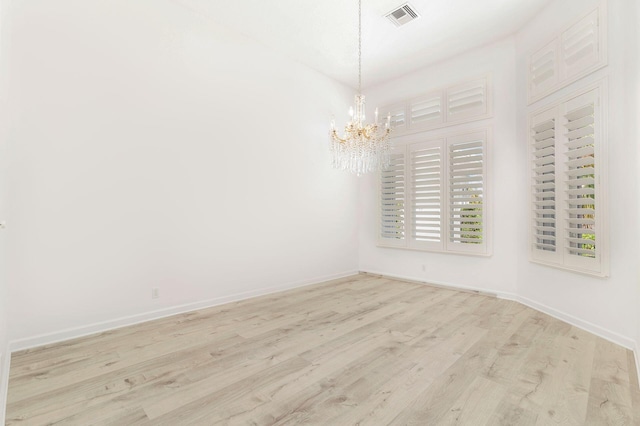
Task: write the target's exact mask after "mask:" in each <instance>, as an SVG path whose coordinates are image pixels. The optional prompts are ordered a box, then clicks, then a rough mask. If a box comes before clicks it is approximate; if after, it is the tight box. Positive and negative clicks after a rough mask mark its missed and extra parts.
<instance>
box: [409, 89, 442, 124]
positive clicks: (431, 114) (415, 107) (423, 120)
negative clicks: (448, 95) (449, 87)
mask: <svg viewBox="0 0 640 426" xmlns="http://www.w3.org/2000/svg"><path fill="white" fill-rule="evenodd" d="M409 114H410V115H409V120H410V127H411V128H412V129H419V128H423V127H424V128H427V127H432V126H434V125H438V124H441V123H442V120H443V114H442V95H440V94H435V95H431V96H425V97H422V98H419V99H414V100H413V101H411V102H410V104H409Z"/></svg>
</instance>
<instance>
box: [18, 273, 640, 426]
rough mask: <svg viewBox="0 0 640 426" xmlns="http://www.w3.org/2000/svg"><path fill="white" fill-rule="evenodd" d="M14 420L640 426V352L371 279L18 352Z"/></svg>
mask: <svg viewBox="0 0 640 426" xmlns="http://www.w3.org/2000/svg"><path fill="white" fill-rule="evenodd" d="M9 380H10V381H9V395H8V405H7V424H8V425H18V424H19V425H45V424H46V425H48V424H69V425H89V424H92V425H93V424H95V425H151V424H152V425H172V426H175V425H214V424H216V425H217V424H220V425H294V424H307V425H387V424H393V425H473V426H478V425H509V426H511V425H552V424H553V425H616V426H618V425H639V424H640V406H639V404H640V391H639V390H638V381H637V376H636V371H635V363H634V359H633V354H632V353H631V352H630V351H628V350H626V349H624V348H622V347H620V346H617V345H614V344H612V343H610V342H608V341H605V340H603V339H601V338H598V337H596V336H594V335H592V334H589V333H587V332H585V331H582V330H580V329H577V328H575V327H572V326H570V325H568V324H566V323H563V322H561V321H558V320H556V319H554V318H551V317H549V316H547V315H545V314H542V313H540V312H537V311H535V310H532V309H529V308H527V307H525V306H523V305H520V304H518V303H515V302H510V301H505V300H499V299H496V298H493V297H489V296H483V295H478V294H473V293H468V292H458V291H453V290H449V289H442V288H437V287H430V286H426V285H421V284H415V283H408V282H401V281H395V280H390V279H386V278H380V277H372V276H368V275H358V276H354V277H349V278H345V279H341V280H335V281H332V282H328V283H323V284H318V285H315V286H310V287H305V288H301V289H296V290H292V291H288V292H284V293H278V294H275V295H268V296H264V297H260V298H255V299H250V300H245V301H241V302H237V303H230V304H227V305H222V306H217V307H213V308H209V309H204V310H200V311H195V312H190V313H187V314H182V315H176V316H173V317H169V318H165V319H161V320H157V321H151V322H147V323H144V324H140V325H136V326H131V327H126V328H122V329H118V330H114V331H109V332H106V333H101V334H98V335H94V336H89V337H85V338H81V339H76V340H71V341H67V342H63V343H59V344H55V345H49V346H45V347H41V348H36V349H31V350H26V351H23V352H19V353H15V354H13V356H12V361H11V371H10V379H9Z"/></svg>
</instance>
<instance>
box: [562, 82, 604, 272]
mask: <svg viewBox="0 0 640 426" xmlns="http://www.w3.org/2000/svg"><path fill="white" fill-rule="evenodd" d="M597 104H598V93H597V91H595V90H594V91H591V92H588V93H585V94H584V95H581V96H578V97H576V98H574V99H572V100H570V101H569V102H567V103H566V104H565V105H564V108H563V121H564V133H565V140H564V145H565V147H564V150H565V153H564V163H565V173H566V181H565V187H564V192H565V194H564V199H565V207H566V229H565V232H564V238H565V257H567V259H566V260H565V261H566V262H567V263H568V264H570V265H575V266H580V267H583V268H588V269H590V270H594V271H597V270H599V262H600V259H599V258H600V255H599V254H600V250H599V245H600V229H599V227H598V226H597V225H598V224H599V223H600V221H599V220H598V219H599V217H598V216H599V214H600V211H599V210H600V200H599V197H598V196H597V194H598V191H597V189H599V188H597V186H598V181H599V170H598V168H599V167H598V166H599V162H600V159H599V158H598V157H597V150H596V135H597V132H596V126H597V125H598V123H596V117H598V114H596V109H597Z"/></svg>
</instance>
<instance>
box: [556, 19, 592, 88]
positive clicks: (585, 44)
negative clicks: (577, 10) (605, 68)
mask: <svg viewBox="0 0 640 426" xmlns="http://www.w3.org/2000/svg"><path fill="white" fill-rule="evenodd" d="M561 53H562V77H563V78H571V77H573V76H575V75H578V74H581V73H582V72H583V71H585V70H588V69H589V68H591V67H592V66H593V65H597V64H598V61H599V59H600V43H599V25H598V10H594V11H593V12H591V13H590V14H589V15H588V16H587V17H585V18H584V19H582V20H580V21H579V22H577V23H576V24H574V25H572V26H571V27H570V28H569V29H568V30H567V31H565V32H564V33H562V50H561Z"/></svg>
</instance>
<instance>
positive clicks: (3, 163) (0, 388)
mask: <svg viewBox="0 0 640 426" xmlns="http://www.w3.org/2000/svg"><path fill="white" fill-rule="evenodd" d="M4 7H5V2H4V1H0V46H2V44H4V43H5V36H4V35H5V34H4V29H5V25H4V19H5V13H4V12H5V10H4ZM4 62H5V57H4V55H3V49H2V48H1V47H0V117H4V116H5V113H6V111H7V104H6V96H5V93H6V88H7V79H6V75H5V74H4V73H3V72H1V70H2V65H3V64H4ZM5 130H6V121H5V120H2V119H0V221H4V220H5V219H6V213H7V202H6V182H7V173H6V167H7V160H6V159H7V145H6V143H5V140H6V139H5ZM5 238H6V237H5V232H4V231H3V230H1V229H0V425H1V424H4V419H5V416H4V412H5V402H6V397H7V385H8V381H9V368H8V366H9V358H10V355H9V346H8V344H9V325H8V322H9V321H8V320H9V317H8V314H7V307H8V306H9V302H8V300H7V297H8V290H7V277H6V270H7V263H6V249H5V241H6V239H5Z"/></svg>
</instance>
